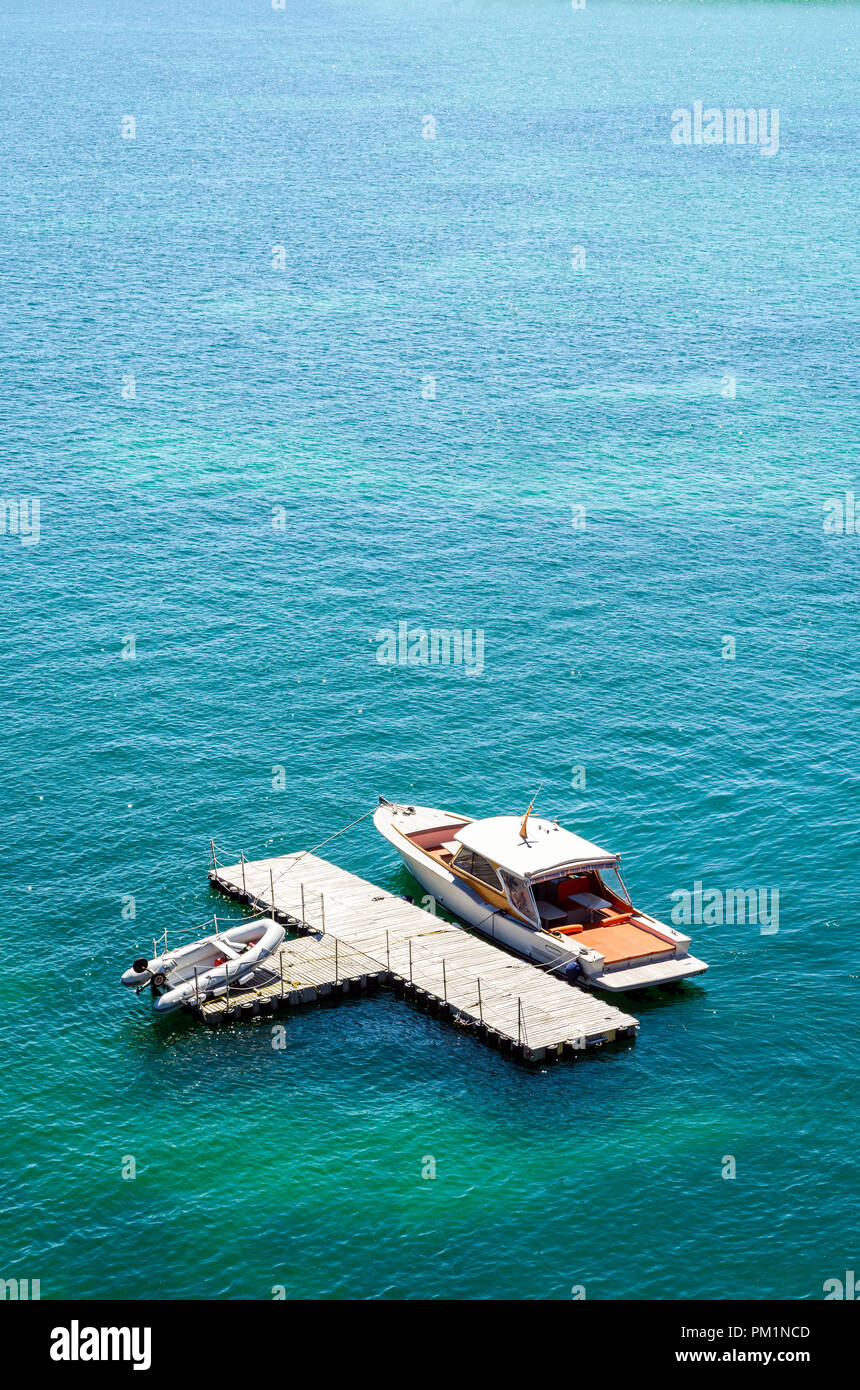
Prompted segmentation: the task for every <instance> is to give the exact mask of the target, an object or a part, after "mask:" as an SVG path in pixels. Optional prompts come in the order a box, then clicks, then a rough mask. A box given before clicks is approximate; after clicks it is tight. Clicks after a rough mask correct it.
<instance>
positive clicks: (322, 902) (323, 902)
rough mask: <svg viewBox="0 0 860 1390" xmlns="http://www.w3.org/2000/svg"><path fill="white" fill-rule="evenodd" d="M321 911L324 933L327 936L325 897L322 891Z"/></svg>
mask: <svg viewBox="0 0 860 1390" xmlns="http://www.w3.org/2000/svg"><path fill="white" fill-rule="evenodd" d="M320 912H321V913H322V934H323V936H325V897H324V896H323V894H322V893H320Z"/></svg>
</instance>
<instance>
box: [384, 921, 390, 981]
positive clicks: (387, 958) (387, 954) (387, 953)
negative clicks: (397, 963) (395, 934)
mask: <svg viewBox="0 0 860 1390" xmlns="http://www.w3.org/2000/svg"><path fill="white" fill-rule="evenodd" d="M385 964H386V966H387V968H388V970H389V972H390V971H391V943H390V941H389V940H388V928H387V927H386V929H385Z"/></svg>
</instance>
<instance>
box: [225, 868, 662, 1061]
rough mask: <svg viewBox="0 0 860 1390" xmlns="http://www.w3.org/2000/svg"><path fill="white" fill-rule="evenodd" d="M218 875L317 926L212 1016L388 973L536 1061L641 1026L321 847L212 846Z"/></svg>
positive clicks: (287, 917)
mask: <svg viewBox="0 0 860 1390" xmlns="http://www.w3.org/2000/svg"><path fill="white" fill-rule="evenodd" d="M209 878H210V880H211V882H212V884H213V885H214V886H215V887H217V888H219V889H221V890H222V892H224V893H227V894H228V895H229V896H230V897H231V898H235V899H238V900H239V901H241V902H245V903H248V904H249V905H250V906H251V907H253V908H255V909H257V910H259V911H261V912H265V913H267V914H269V915H271V916H273V917H274V918H275V919H276V920H277V921H280V922H284V923H286V924H287V925H288V926H290V927H293V928H294V929H295V930H297V931H299V932H302V933H306V934H308V939H307V940H306V941H287V942H285V943H284V946H283V948H282V950H281V952H280V953H278V956H276V957H275V958H273V959H272V961H271V962H269V963H270V964H272V966H273V973H275V974H276V978H275V979H274V980H273V982H272V983H271V984H268V985H264V986H262V987H261V988H256V989H250V990H236V991H233V990H231V995H230V998H229V999H225V998H224V997H223V996H222V997H221V998H219V999H216V1000H212V1001H211V1002H210V1003H204V1004H202V1005H201V1006H200V1009H199V1013H200V1014H201V1016H202V1017H204V1018H206V1019H207V1020H208V1021H209V1022H216V1021H218V1020H219V1019H221V1018H224V1017H232V1016H236V1015H237V1014H242V1013H245V1012H260V1011H261V1010H272V1011H274V1010H277V1009H278V1008H280V1007H281V1005H282V1004H283V1005H285V1006H286V1005H289V1004H296V1003H303V1002H310V1001H311V1000H312V999H314V998H317V997H319V995H320V994H328V993H331V992H332V991H344V992H345V991H347V990H350V989H354V988H363V987H365V986H366V985H367V984H368V983H371V982H373V981H380V982H384V983H388V984H390V985H392V986H393V987H394V988H395V989H397V990H398V991H399V992H401V993H403V994H405V995H407V997H410V998H415V999H417V1000H419V1001H421V1002H422V1003H424V1004H426V1005H427V1006H428V1007H429V1008H431V1009H432V1010H435V1011H438V1012H440V1013H441V1014H443V1015H447V1016H448V1017H450V1018H451V1019H452V1020H453V1021H454V1022H455V1023H458V1024H460V1025H465V1026H467V1027H469V1028H471V1029H473V1030H474V1031H475V1032H476V1033H477V1034H478V1036H479V1037H481V1038H482V1039H484V1040H485V1041H487V1042H489V1043H492V1044H495V1045H496V1046H498V1047H500V1048H501V1049H502V1050H504V1051H509V1052H511V1053H513V1054H515V1055H516V1056H518V1057H521V1058H522V1059H523V1060H525V1061H528V1062H541V1061H545V1060H547V1059H549V1058H555V1057H561V1056H563V1055H565V1054H567V1053H571V1054H573V1053H577V1052H582V1051H583V1050H584V1049H585V1048H588V1047H598V1046H600V1045H602V1044H604V1043H609V1042H614V1041H615V1040H616V1039H620V1038H627V1037H632V1036H633V1035H634V1034H635V1033H636V1031H637V1029H638V1027H639V1023H638V1021H637V1020H636V1019H635V1018H632V1017H631V1016H630V1015H629V1014H625V1013H622V1012H621V1010H620V1009H617V1008H616V1007H615V1006H614V1005H612V1004H609V1003H607V1002H605V1001H604V1000H603V999H602V998H600V997H599V996H596V995H593V994H588V993H586V991H585V990H583V989H579V988H578V987H576V986H574V985H570V984H568V983H567V982H566V981H564V980H561V979H559V978H558V977H557V976H553V975H551V974H548V973H547V972H546V971H545V970H541V969H539V968H538V967H537V966H534V965H531V964H529V963H528V962H527V961H524V960H521V959H519V958H518V957H516V956H512V955H509V954H508V952H507V951H504V950H502V949H501V948H500V947H498V946H496V945H494V944H493V943H492V942H490V941H485V940H483V939H481V938H479V937H476V936H473V935H472V934H471V933H470V932H468V931H466V930H465V928H463V927H460V926H457V925H456V924H455V923H452V922H447V921H445V920H444V919H443V918H441V917H436V916H434V915H433V914H432V913H431V912H427V911H425V910H424V909H423V908H420V907H416V906H414V904H412V903H409V902H407V901H406V900H405V899H403V898H401V897H398V896H397V895H396V894H394V893H388V892H386V891H385V889H383V888H378V887H377V886H376V885H375V884H373V883H368V882H367V881H366V880H365V879H362V878H358V877H356V875H355V874H351V873H348V872H347V871H346V870H345V869H341V868H338V866H337V865H336V864H330V863H329V862H328V861H327V860H325V859H319V858H318V857H317V856H316V855H314V854H307V853H304V854H286V855H280V856H278V857H276V858H273V859H256V860H247V859H245V858H244V856H242V857H241V859H240V861H239V863H236V864H231V865H223V864H219V863H218V861H217V857H216V852H215V849H214V847H213V850H212V868H211V869H210V872H209Z"/></svg>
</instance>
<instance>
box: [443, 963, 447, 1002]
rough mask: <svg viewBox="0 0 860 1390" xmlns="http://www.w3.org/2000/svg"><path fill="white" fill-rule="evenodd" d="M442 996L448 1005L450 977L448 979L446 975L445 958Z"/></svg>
mask: <svg viewBox="0 0 860 1390" xmlns="http://www.w3.org/2000/svg"><path fill="white" fill-rule="evenodd" d="M442 994H443V995H444V997H445V1003H446V1004H447V1003H448V977H447V975H446V974H445V960H444V958H443V960H442Z"/></svg>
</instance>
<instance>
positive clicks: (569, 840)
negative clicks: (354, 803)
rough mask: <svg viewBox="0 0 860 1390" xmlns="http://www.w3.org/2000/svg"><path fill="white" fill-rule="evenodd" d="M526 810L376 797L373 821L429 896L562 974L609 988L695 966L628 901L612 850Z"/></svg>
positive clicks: (675, 934)
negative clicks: (452, 807)
mask: <svg viewBox="0 0 860 1390" xmlns="http://www.w3.org/2000/svg"><path fill="white" fill-rule="evenodd" d="M531 809H532V808H531V806H530V807H529V809H528V811H527V812H526V814H525V817H524V818H523V819H522V820H521V819H520V817H519V816H491V817H490V818H489V819H486V820H473V819H471V818H470V817H468V816H462V815H456V814H455V813H454V812H452V811H439V810H434V809H432V808H430V807H428V806H409V805H398V804H396V803H394V802H391V801H386V800H385V798H384V797H380V798H379V806H378V807H377V809H376V811H375V812H374V817H373V820H374V824H375V825H376V828H377V830H378V831H379V832H380V834H381V835H383V836H384V837H385V839H386V840H388V841H389V843H390V844H392V845H393V846H394V847H395V849H396V850H397V852H398V854H399V855H400V857H401V859H402V860H403V862H404V864H405V865H406V866H407V868H408V869H409V871H410V873H411V874H412V875H413V876H414V877H415V878H416V879H417V880H418V882H419V883H420V884H421V885H422V887H423V888H425V889H426V891H427V892H428V893H429V894H430V895H431V897H432V898H433V899H434V900H435V901H436V902H437V903H439V904H440V905H441V906H442V907H444V908H446V909H447V911H449V912H450V913H452V914H453V915H454V916H455V917H459V918H460V919H461V920H462V921H464V922H466V923H468V924H469V925H470V926H473V927H475V928H477V930H478V931H481V932H483V933H484V934H485V935H486V936H489V937H492V938H493V940H495V941H499V942H501V943H502V944H503V945H505V946H508V947H510V948H511V949H512V950H514V951H517V952H519V954H520V955H523V956H527V957H528V958H529V959H530V960H533V961H537V962H540V963H541V964H545V965H549V966H552V967H554V968H557V969H558V972H559V973H560V974H564V975H566V976H567V978H568V979H570V980H571V981H576V982H577V983H579V984H588V985H595V986H597V987H598V988H600V989H606V990H613V991H616V990H628V989H643V988H646V987H648V986H652V985H665V984H669V983H673V982H674V981H676V980H683V979H688V978H689V977H690V976H692V975H702V974H704V972H705V971H706V970H707V968H708V967H707V965H706V964H705V962H704V961H701V960H697V959H696V957H695V956H691V955H690V954H689V947H690V938H689V937H688V936H684V935H683V933H682V932H679V931H676V930H675V929H674V927H669V926H667V925H666V924H665V923H664V922H661V921H659V920H658V919H657V918H656V917H652V916H650V915H649V914H648V913H646V912H640V911H639V910H638V909H637V908H634V906H633V903H632V902H631V900H630V895H629V893H628V892H627V888H626V886H625V884H624V880H623V879H622V877H621V871H620V859H619V856H618V855H617V854H610V853H609V852H608V851H607V850H604V849H601V848H600V847H599V845H595V844H592V843H590V841H588V840H584V839H582V838H581V836H579V835H574V834H573V833H572V832H571V831H569V830H564V829H563V828H562V827H561V826H560V825H559V824H558V822H557V821H550V820H544V819H542V818H540V817H538V816H532V815H531Z"/></svg>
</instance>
